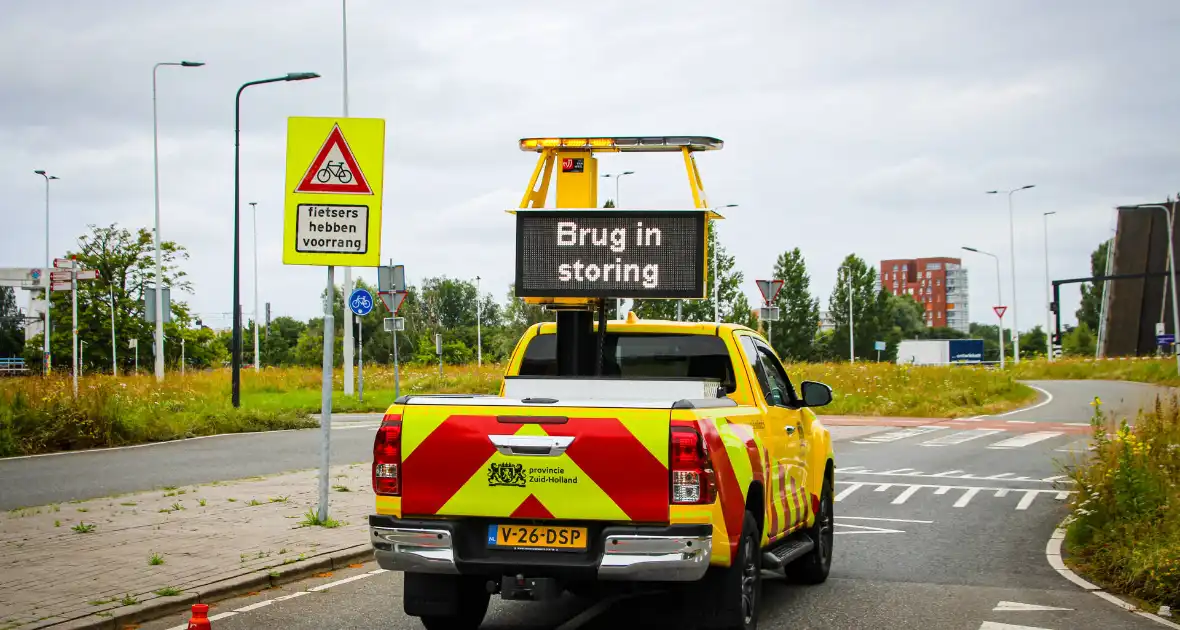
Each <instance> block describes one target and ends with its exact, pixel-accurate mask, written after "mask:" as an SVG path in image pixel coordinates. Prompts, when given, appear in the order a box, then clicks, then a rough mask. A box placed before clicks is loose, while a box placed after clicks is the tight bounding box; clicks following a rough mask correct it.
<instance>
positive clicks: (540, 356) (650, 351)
mask: <svg viewBox="0 0 1180 630" xmlns="http://www.w3.org/2000/svg"><path fill="white" fill-rule="evenodd" d="M603 354H604V355H605V357H604V359H603V366H602V367H603V375H604V376H607V377H616V378H645V377H646V378H707V379H715V380H718V381H720V382H721V384H722V385H723V386H724V387H725V392H726V393H727V394H731V393H733V392H734V391H736V389H737V383H736V381H735V380H734V368H733V362H732V361H731V360H730V358H729V350H728V349H727V348H726V347H725V342H724V341H722V340H721V338H720V337H715V336H709V335H676V334H645V333H624V334H618V333H610V332H608V333H607V335H606V343H605V345H604V347H603ZM520 375H521V376H556V375H557V336H556V335H553V334H541V335H537V336H535V337H533V338H532V339H531V340H530V341H529V343H528V346H527V347H526V348H525V351H524V357H523V358H522V359H521V363H520Z"/></svg>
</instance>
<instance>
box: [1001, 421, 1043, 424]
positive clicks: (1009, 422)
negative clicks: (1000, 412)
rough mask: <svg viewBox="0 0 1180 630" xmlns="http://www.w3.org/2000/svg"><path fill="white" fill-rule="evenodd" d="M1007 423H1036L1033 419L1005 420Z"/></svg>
mask: <svg viewBox="0 0 1180 630" xmlns="http://www.w3.org/2000/svg"><path fill="white" fill-rule="evenodd" d="M1004 422H1007V423H1008V424H1036V422H1035V421H1033V420H1005V421H1004Z"/></svg>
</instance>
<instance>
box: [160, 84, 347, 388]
mask: <svg viewBox="0 0 1180 630" xmlns="http://www.w3.org/2000/svg"><path fill="white" fill-rule="evenodd" d="M319 76H320V75H318V74H316V73H314V72H290V73H287V74H286V75H284V76H281V77H274V78H270V79H259V80H257V81H248V82H246V83H243V84H242V87H240V88H238V93H237V96H235V97H234V283H233V284H234V301H233V312H232V315H231V317H233V349H232V354H233V357H231V358H232V363H233V377H232V383H233V390H232V394H231V398H232V400H233V405H234V407H241V406H242V391H241V390H242V309H241V305H240V304H239V300H240V299H241V274H240V273H239V267H240V265H239V263H240V253H241V252H240V249H241V248H240V241H241V239H240V238H239V234H240V217H241V213H240V211H239V210H240V206H241V199H239V197H238V191H239V189H240V187H241V186H240V185H241V177H240V174H241V164H240V162H241V155H240V154H241V151H240V146H241V124H240V121H241V117H242V92H243V91H244V90H245V89H246V88H248V87H250V86H252V85H262V84H263V83H275V82H277V81H303V80H304V79H315V78H318V77H319ZM157 284H158V283H157ZM331 297H332V291H331V287H329V290H328V299H331ZM159 303H160V301H159V300H156V304H159ZM156 321H157V322H159V321H160V318H158V317H157V318H156Z"/></svg>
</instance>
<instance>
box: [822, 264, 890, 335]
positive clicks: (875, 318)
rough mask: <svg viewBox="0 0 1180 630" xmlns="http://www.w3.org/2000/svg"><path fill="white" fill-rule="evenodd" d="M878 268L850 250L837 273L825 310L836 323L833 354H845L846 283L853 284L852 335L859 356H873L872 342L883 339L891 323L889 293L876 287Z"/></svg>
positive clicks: (847, 288)
mask: <svg viewBox="0 0 1180 630" xmlns="http://www.w3.org/2000/svg"><path fill="white" fill-rule="evenodd" d="M876 280H877V270H876V269H873V268H872V267H870V266H868V265H867V264H865V261H864V260H862V259H861V258H860V257H858V256H857V255H856V254H849V255H848V256H847V257H846V258H845V259H844V263H843V264H842V265H840V269H839V271H838V272H837V274H836V286H835V288H833V289H832V295H831V297H830V298H829V299H828V311H829V313H830V316H831V318H832V322H833V324H835V330H834V332H833V335H832V338H831V343H832V346H833V351H834V352H835V355H836V356H839V357H843V358H847V357H848V336H849V326H848V320H849V304H848V301H849V300H848V293H849V286H851V287H852V305H851V307H852V311H851V313H852V335H853V344H854V352H855V354H856V356H858V357H869V356H873V357H875V356H876V350H874V349H873V344H874V343H875V342H877V341H886V340H885V339H883V337H882V335H883V333H884V332H886V331H888V330H889V329H890V327H889V326H888V325H887V323H888V319H889V316H890V310H889V293H888V292H886V291H885V290H883V289H882V290H879V291H878V290H876V288H875V286H874V285H875V284H876Z"/></svg>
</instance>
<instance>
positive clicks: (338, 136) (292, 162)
mask: <svg viewBox="0 0 1180 630" xmlns="http://www.w3.org/2000/svg"><path fill="white" fill-rule="evenodd" d="M384 171H385V120H384V119H381V118H336V117H304V116H292V117H290V118H288V119H287V175H286V186H285V188H286V191H285V192H286V194H285V201H284V203H283V264H287V265H320V266H328V265H340V266H347V267H378V266H380V265H381V198H382V192H383V191H384Z"/></svg>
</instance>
